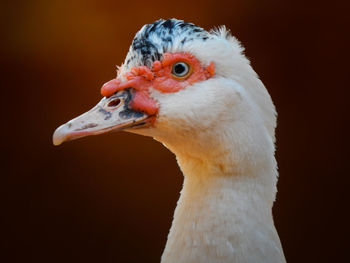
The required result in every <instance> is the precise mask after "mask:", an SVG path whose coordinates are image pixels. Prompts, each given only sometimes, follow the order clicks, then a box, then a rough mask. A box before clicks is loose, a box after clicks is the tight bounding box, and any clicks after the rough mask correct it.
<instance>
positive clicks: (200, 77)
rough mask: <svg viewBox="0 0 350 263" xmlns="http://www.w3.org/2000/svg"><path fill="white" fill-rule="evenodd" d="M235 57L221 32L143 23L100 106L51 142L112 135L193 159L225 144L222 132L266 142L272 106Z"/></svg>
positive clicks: (235, 45) (237, 52)
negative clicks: (262, 137)
mask: <svg viewBox="0 0 350 263" xmlns="http://www.w3.org/2000/svg"><path fill="white" fill-rule="evenodd" d="M242 52H243V48H242V47H241V45H240V44H239V42H238V41H237V40H236V39H235V38H234V37H233V36H231V34H230V33H229V32H228V31H227V30H226V29H225V28H224V27H222V28H219V29H216V30H213V31H210V32H208V31H205V30H204V29H202V28H200V27H198V26H195V25H194V24H192V23H187V22H184V21H182V20H176V19H169V20H158V21H156V22H154V23H153V24H149V25H145V26H143V27H142V28H141V30H140V31H139V32H138V33H137V34H136V35H135V38H134V39H133V41H132V44H131V46H130V49H129V52H128V54H127V56H126V59H125V62H124V64H123V65H121V66H120V67H119V68H118V73H117V77H116V78H115V79H113V80H111V81H108V82H107V83H105V84H104V85H103V86H102V89H101V94H102V96H103V98H102V100H101V101H100V102H99V103H98V104H97V105H96V106H95V107H94V108H92V109H91V110H90V111H88V112H86V113H84V114H82V115H80V116H79V117H77V118H75V119H73V120H71V121H69V122H67V123H66V124H64V125H62V126H60V127H59V128H57V129H56V131H55V133H54V135H53V143H54V144H55V145H59V144H61V143H62V142H64V141H68V140H73V139H77V138H80V137H84V136H88V135H96V134H101V133H106V132H109V131H119V130H125V131H128V132H133V133H137V134H141V135H146V136H152V137H154V138H155V139H157V140H159V141H161V142H162V143H164V144H165V145H166V146H167V147H168V148H170V149H171V150H173V151H174V152H176V151H177V149H181V150H182V151H184V152H186V151H187V152H189V151H190V152H191V151H192V152H193V153H194V154H195V152H196V151H197V152H203V151H210V150H212V149H213V148H215V147H217V146H218V145H219V144H220V143H221V142H222V143H223V144H225V139H224V138H225V136H226V137H227V136H228V134H232V133H235V134H236V135H239V136H238V137H239V138H241V137H246V138H248V139H249V136H244V135H247V134H249V132H250V131H251V130H252V129H253V130H254V129H255V130H258V131H261V132H263V133H266V134H268V136H269V137H270V139H271V140H272V141H274V128H275V122H276V119H275V110H274V106H273V104H272V101H271V98H270V96H269V94H268V93H267V91H266V89H265V87H264V86H263V84H262V83H261V81H260V80H259V79H258V77H257V75H256V73H255V72H254V71H253V69H252V68H251V66H250V64H249V61H248V60H247V59H246V58H245V56H244V55H243V53H242ZM262 130H263V131H262ZM250 137H251V138H253V137H254V136H250ZM258 137H259V136H258ZM213 138H216V139H213ZM220 138H222V139H220ZM231 139H232V138H230V140H231ZM257 139H258V138H257ZM175 148H176V149H175Z"/></svg>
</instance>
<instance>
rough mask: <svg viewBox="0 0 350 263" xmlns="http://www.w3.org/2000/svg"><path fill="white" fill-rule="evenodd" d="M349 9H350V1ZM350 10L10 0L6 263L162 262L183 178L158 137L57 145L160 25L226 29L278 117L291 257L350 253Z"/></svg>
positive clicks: (282, 204) (280, 205)
mask: <svg viewBox="0 0 350 263" xmlns="http://www.w3.org/2000/svg"><path fill="white" fill-rule="evenodd" d="M344 2H345V1H344ZM348 10H349V9H347V8H346V7H345V5H342V3H341V2H337V1H300V0H295V1H278V0H271V1H258V0H244V1H243V0H240V1H235V0H234V1H232V0H231V1H204V0H203V1H200V2H195V1H183V0H177V1H136V0H134V1H131V2H128V1H107V0H99V1H97V0H85V1H76V0H74V1H46V0H41V1H39V0H33V1H2V2H1V30H2V31H3V33H2V34H1V40H0V45H1V49H0V54H1V62H2V63H1V67H2V69H1V74H2V75H3V77H2V85H1V89H2V94H3V95H2V103H1V107H2V111H1V117H2V119H3V121H2V129H1V133H2V135H1V138H2V147H1V148H2V151H3V154H2V158H1V162H2V172H1V177H0V179H1V183H0V187H1V196H2V197H1V201H2V203H3V204H2V205H1V211H0V218H1V220H2V221H3V223H1V234H0V240H1V250H3V251H2V252H1V253H0V261H1V262H36V263H39V262H159V260H160V256H161V254H162V251H163V248H164V245H165V242H166V238H167V233H168V230H169V227H170V224H171V220H172V215H173V210H174V208H175V206H176V201H177V199H178V197H179V191H180V189H181V185H182V180H183V178H182V174H181V172H180V170H179V168H178V167H177V164H176V160H175V158H174V156H173V154H172V153H170V152H169V151H168V150H167V149H165V148H164V147H163V146H162V145H161V144H160V143H157V142H156V141H153V140H152V139H151V138H146V137H142V136H137V135H133V134H127V133H123V132H120V133H111V134H106V135H101V136H92V137H88V138H83V139H81V140H77V141H74V142H70V143H65V144H63V145H62V146H60V147H54V146H53V145H52V142H51V137H52V133H53V131H54V130H55V128H56V127H57V126H59V125H61V124H62V123H64V122H66V121H68V120H70V119H71V118H73V117H75V116H77V115H78V114H80V113H82V112H84V111H86V110H88V109H90V108H91V107H92V106H93V105H95V104H96V103H97V101H99V100H100V98H101V97H100V87H101V85H102V84H103V83H104V82H106V81H108V80H110V79H112V78H114V77H115V74H116V73H115V66H116V65H119V64H121V63H122V62H123V59H124V57H125V55H126V53H127V51H128V48H129V45H130V43H131V40H132V38H133V36H134V34H135V33H136V32H137V31H138V30H139V29H140V28H141V27H142V25H144V24H146V23H152V22H153V21H155V20H157V19H159V18H172V17H176V18H178V19H184V20H186V21H190V22H193V23H195V24H197V25H199V26H202V27H204V28H205V29H210V28H211V27H213V26H218V25H222V24H224V25H226V26H227V27H228V28H230V29H231V31H232V33H233V34H234V35H235V36H236V37H237V38H238V39H239V40H240V41H241V42H242V43H243V45H244V46H245V48H246V55H247V56H248V57H249V58H250V59H251V63H252V65H253V67H254V69H255V70H256V71H257V73H258V74H259V75H260V77H261V79H262V81H263V82H264V83H265V85H266V87H267V88H268V90H269V92H270V94H271V96H272V98H273V100H274V102H275V104H276V107H277V110H278V113H279V121H278V128H277V152H276V157H277V160H278V164H279V173H280V178H279V182H278V189H279V192H278V195H277V201H276V203H275V205H274V210H273V212H274V216H275V223H276V227H277V229H278V232H279V235H280V238H281V241H282V244H283V247H284V252H285V255H286V258H287V261H288V262H345V261H346V258H348V255H347V253H348V252H347V250H348V248H349V240H348V236H349V227H348V224H349V218H347V216H348V211H349V198H348V188H349V175H350V174H349V169H348V164H347V163H346V162H349V148H348V146H346V140H347V137H348V132H346V128H347V126H348V123H349V108H348V104H349V103H348V100H349V92H348V90H349V84H348V83H349V81H348V78H349V59H348V58H347V57H346V53H347V50H348V49H349V41H348V40H349V23H348V21H347V16H348Z"/></svg>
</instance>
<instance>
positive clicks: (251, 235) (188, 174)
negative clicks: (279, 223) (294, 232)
mask: <svg viewBox="0 0 350 263" xmlns="http://www.w3.org/2000/svg"><path fill="white" fill-rule="evenodd" d="M177 159H178V163H179V165H180V167H181V170H182V171H183V173H184V185H183V189H182V191H181V196H180V199H179V201H178V205H177V208H176V210H175V214H174V220H173V223H172V227H171V229H170V233H169V236H168V241H167V244H166V247H165V250H164V253H163V256H162V262H163V263H172V262H179V263H181V262H269V263H273V262H285V260H284V256H283V252H282V248H281V244H280V241H279V237H278V235H277V232H276V230H275V227H274V223H273V218H272V212H271V208H272V204H273V200H274V195H275V191H276V190H275V183H276V168H275V161H274V158H272V159H271V163H270V164H269V165H266V166H265V167H260V169H254V170H248V169H246V170H243V171H242V170H239V172H238V170H237V169H235V167H234V166H230V165H227V164H226V165H225V164H222V163H221V164H220V163H219V164H218V163H208V160H206V161H205V162H203V161H201V160H200V159H197V158H192V157H190V156H188V155H186V156H184V155H178V154H177ZM216 160H217V159H216ZM222 167H225V170H223V169H222ZM227 167H228V168H227ZM258 171H259V172H258Z"/></svg>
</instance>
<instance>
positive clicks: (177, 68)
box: [171, 62, 190, 78]
mask: <svg viewBox="0 0 350 263" xmlns="http://www.w3.org/2000/svg"><path fill="white" fill-rule="evenodd" d="M189 72H190V66H189V65H188V64H186V63H185V62H177V63H175V64H174V65H173V68H172V70H171V73H172V74H173V75H174V76H175V77H179V78H183V77H186V76H187V75H188V73H189Z"/></svg>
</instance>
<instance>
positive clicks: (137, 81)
mask: <svg viewBox="0 0 350 263" xmlns="http://www.w3.org/2000/svg"><path fill="white" fill-rule="evenodd" d="M179 61H181V62H185V63H187V64H188V65H189V66H190V73H189V74H187V75H186V76H185V77H183V78H179V77H176V76H174V75H173V74H172V73H171V70H172V66H173V64H174V63H176V62H179ZM214 74H215V64H214V62H210V63H209V65H208V66H207V67H203V66H202V65H201V64H200V62H199V60H198V59H196V58H195V57H194V56H193V55H191V54H190V53H187V52H177V53H165V54H164V55H163V59H162V60H161V61H158V60H157V61H154V62H153V65H152V69H149V68H148V67H146V66H140V67H133V68H132V69H131V70H130V72H127V73H126V74H125V78H126V79H127V81H125V82H121V81H120V80H119V79H112V80H110V81H108V82H107V83H105V84H104V85H103V86H102V88H101V94H102V96H105V97H110V96H112V95H113V94H114V93H115V92H116V91H120V90H124V89H127V88H133V89H134V90H135V91H136V92H135V95H134V97H133V99H132V101H131V102H130V107H131V108H132V109H134V110H137V111H142V112H145V113H147V114H149V115H156V114H157V113H158V109H159V106H158V104H157V102H156V101H155V100H154V99H152V98H151V97H150V96H149V89H150V87H153V88H154V89H157V90H159V91H160V92H164V93H172V92H177V91H179V90H182V89H184V88H186V87H187V86H189V85H192V84H193V83H195V82H198V81H203V80H206V79H208V78H210V77H212V76H213V75H214Z"/></svg>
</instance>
